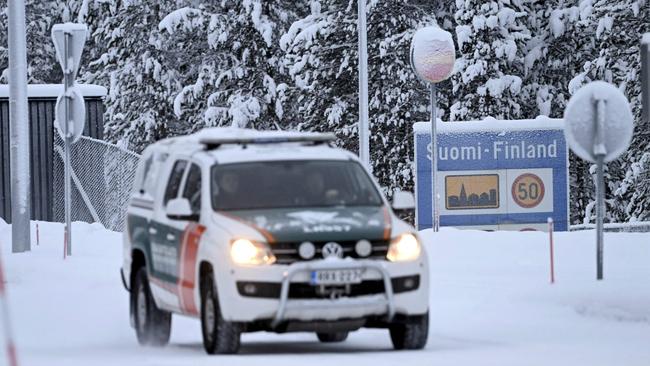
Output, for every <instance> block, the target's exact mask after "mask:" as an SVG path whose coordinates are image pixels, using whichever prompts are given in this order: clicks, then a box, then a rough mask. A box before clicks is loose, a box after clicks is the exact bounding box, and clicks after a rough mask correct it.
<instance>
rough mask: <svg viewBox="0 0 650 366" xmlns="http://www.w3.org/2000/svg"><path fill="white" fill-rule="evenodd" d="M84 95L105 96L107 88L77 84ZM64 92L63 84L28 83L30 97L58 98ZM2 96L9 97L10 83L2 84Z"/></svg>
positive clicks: (0, 90)
mask: <svg viewBox="0 0 650 366" xmlns="http://www.w3.org/2000/svg"><path fill="white" fill-rule="evenodd" d="M77 87H78V88H79V89H80V90H81V93H82V94H83V95H84V97H104V96H106V94H107V90H106V88H104V87H103V86H100V85H94V84H77ZM61 93H63V84H29V85H27V97H28V98H57V97H58V96H59V94H61ZM0 98H9V85H7V84H1V85H0Z"/></svg>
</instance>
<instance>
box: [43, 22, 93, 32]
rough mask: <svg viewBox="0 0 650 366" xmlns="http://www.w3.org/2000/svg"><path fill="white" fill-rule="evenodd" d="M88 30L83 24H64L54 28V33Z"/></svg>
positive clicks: (56, 25)
mask: <svg viewBox="0 0 650 366" xmlns="http://www.w3.org/2000/svg"><path fill="white" fill-rule="evenodd" d="M86 29H88V27H87V26H86V25H85V24H82V23H70V22H68V23H62V24H55V25H54V26H52V32H58V31H63V32H65V31H69V32H73V31H85V30H86Z"/></svg>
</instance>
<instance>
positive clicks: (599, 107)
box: [594, 95, 607, 280]
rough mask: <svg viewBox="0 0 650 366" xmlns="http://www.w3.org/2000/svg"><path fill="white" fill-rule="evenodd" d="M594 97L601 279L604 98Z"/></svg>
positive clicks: (600, 270)
mask: <svg viewBox="0 0 650 366" xmlns="http://www.w3.org/2000/svg"><path fill="white" fill-rule="evenodd" d="M595 98H596V119H597V121H596V136H595V141H594V155H595V156H596V181H597V182H596V279H597V280H602V279H603V246H604V243H603V240H604V239H603V219H604V217H605V173H604V169H605V155H606V154H607V149H606V148H605V99H603V98H602V96H600V95H598V96H596V97H595Z"/></svg>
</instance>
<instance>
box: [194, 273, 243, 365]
mask: <svg viewBox="0 0 650 366" xmlns="http://www.w3.org/2000/svg"><path fill="white" fill-rule="evenodd" d="M201 330H202V332H203V347H204V348H205V351H206V352H207V353H208V354H210V355H213V354H232V353H237V352H238V351H239V340H240V336H241V325H240V324H239V323H234V322H229V321H225V320H224V319H223V317H222V316H221V311H220V309H219V300H218V299H217V293H216V289H215V286H214V278H213V276H212V274H211V273H210V274H207V275H206V276H205V278H204V279H203V280H202V281H201Z"/></svg>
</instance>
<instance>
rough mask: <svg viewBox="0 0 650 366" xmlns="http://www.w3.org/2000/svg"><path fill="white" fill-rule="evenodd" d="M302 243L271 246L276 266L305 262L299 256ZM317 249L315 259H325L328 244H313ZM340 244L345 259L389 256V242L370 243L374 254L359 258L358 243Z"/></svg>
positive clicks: (375, 241)
mask: <svg viewBox="0 0 650 366" xmlns="http://www.w3.org/2000/svg"><path fill="white" fill-rule="evenodd" d="M301 243H302V242H292V243H273V244H271V251H272V252H273V255H275V258H276V261H275V263H276V264H291V263H294V262H298V261H304V259H302V258H301V257H300V255H299V254H298V247H299V246H300V244H301ZM313 243H314V246H315V247H316V255H315V256H314V258H313V259H322V258H323V254H322V253H323V246H324V245H325V244H326V243H327V242H325V241H323V242H313ZM337 243H338V244H340V245H341V247H343V253H344V255H343V257H344V258H346V257H350V258H358V259H386V255H387V254H388V245H389V242H388V241H387V240H374V241H370V243H371V244H372V252H371V253H370V255H369V256H368V257H359V256H358V255H357V253H356V252H355V251H354V246H355V244H356V243H357V242H356V241H337Z"/></svg>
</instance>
